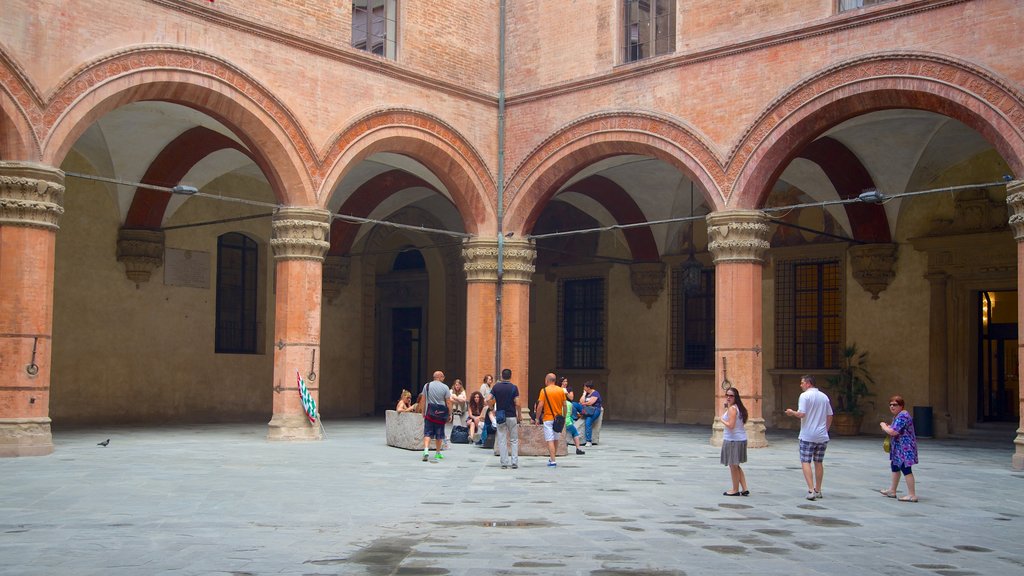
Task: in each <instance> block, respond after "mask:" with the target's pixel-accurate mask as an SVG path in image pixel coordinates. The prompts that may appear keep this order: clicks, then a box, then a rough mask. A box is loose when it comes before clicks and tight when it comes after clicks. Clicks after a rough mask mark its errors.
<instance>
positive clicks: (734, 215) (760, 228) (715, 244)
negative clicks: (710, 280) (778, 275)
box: [707, 210, 771, 264]
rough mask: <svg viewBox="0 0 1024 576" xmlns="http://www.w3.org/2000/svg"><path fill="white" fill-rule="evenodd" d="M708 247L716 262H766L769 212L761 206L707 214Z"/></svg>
mask: <svg viewBox="0 0 1024 576" xmlns="http://www.w3.org/2000/svg"><path fill="white" fill-rule="evenodd" d="M707 223H708V251H709V252H711V256H712V260H713V261H714V263H715V264H721V263H723V262H755V263H758V264H763V263H764V253H765V252H766V251H767V250H768V249H769V248H771V243H770V242H769V241H768V232H769V229H768V222H767V216H765V215H764V213H763V212H761V211H760V210H726V211H722V212H712V213H710V214H708V216H707Z"/></svg>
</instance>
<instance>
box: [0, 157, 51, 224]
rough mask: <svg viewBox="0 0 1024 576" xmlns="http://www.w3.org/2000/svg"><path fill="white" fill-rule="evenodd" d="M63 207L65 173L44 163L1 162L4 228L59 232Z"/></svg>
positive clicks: (0, 221) (0, 208)
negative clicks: (17, 227)
mask: <svg viewBox="0 0 1024 576" xmlns="http://www.w3.org/2000/svg"><path fill="white" fill-rule="evenodd" d="M63 204H64V172H62V171H60V170H58V169H56V168H51V167H49V166H46V165H43V164H33V163H29V162H0V226H29V227H32V228H45V229H48V230H53V231H56V230H57V228H58V225H57V222H58V221H59V220H60V216H61V214H64V207H63Z"/></svg>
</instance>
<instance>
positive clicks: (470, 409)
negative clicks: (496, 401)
mask: <svg viewBox="0 0 1024 576" xmlns="http://www.w3.org/2000/svg"><path fill="white" fill-rule="evenodd" d="M486 413H487V407H486V406H485V405H484V395H483V394H481V393H480V392H479V391H477V392H473V393H472V394H470V395H469V403H468V405H467V407H466V425H467V426H468V427H469V438H470V440H473V439H474V438H476V435H477V433H478V432H481V433H482V430H483V429H485V426H484V418H485V415H486ZM478 444H479V442H478Z"/></svg>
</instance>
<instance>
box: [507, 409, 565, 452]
mask: <svg viewBox="0 0 1024 576" xmlns="http://www.w3.org/2000/svg"><path fill="white" fill-rule="evenodd" d="M495 438H497V432H495ZM507 445H508V446H509V450H511V449H512V442H511V441H509V442H508V444H507ZM575 450H576V448H575V447H574V448H573V453H574V454H575ZM568 453H569V447H568V446H567V445H566V443H565V430H562V431H561V432H560V433H559V434H558V438H557V439H556V442H555V456H556V457H558V456H565V455H567V454H568ZM494 455H495V456H498V455H500V453H499V452H498V443H497V442H495V443H494ZM519 455H520V456H550V454H549V453H548V443H547V441H546V440H544V426H543V425H541V424H532V423H531V422H530V419H529V418H524V419H523V421H522V422H520V423H519Z"/></svg>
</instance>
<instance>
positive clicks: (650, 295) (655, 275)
mask: <svg viewBox="0 0 1024 576" xmlns="http://www.w3.org/2000/svg"><path fill="white" fill-rule="evenodd" d="M629 282H630V284H631V285H632V287H633V294H636V297H637V298H639V299H640V301H641V302H643V303H644V304H645V305H646V306H647V307H648V308H650V307H651V306H652V305H653V304H654V303H655V302H656V301H657V300H658V296H659V295H661V291H662V290H663V289H664V288H665V263H664V262H637V263H636V264H630V265H629Z"/></svg>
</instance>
